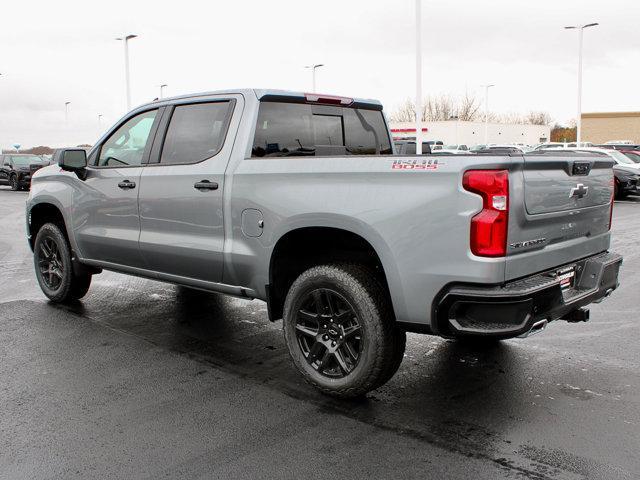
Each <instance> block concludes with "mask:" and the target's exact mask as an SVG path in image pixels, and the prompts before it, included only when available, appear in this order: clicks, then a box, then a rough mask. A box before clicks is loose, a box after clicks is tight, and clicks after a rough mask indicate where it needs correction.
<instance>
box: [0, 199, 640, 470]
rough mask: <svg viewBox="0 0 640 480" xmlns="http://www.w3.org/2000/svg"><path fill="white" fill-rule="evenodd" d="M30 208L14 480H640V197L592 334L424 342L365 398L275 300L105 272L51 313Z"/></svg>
mask: <svg viewBox="0 0 640 480" xmlns="http://www.w3.org/2000/svg"><path fill="white" fill-rule="evenodd" d="M25 198H26V194H25V193H20V192H11V191H8V190H5V189H3V188H1V187H0V215H1V216H0V218H1V220H0V221H1V226H2V228H0V252H2V262H1V263H0V273H1V275H0V399H1V400H2V409H0V432H1V434H0V478H11V479H14V478H107V477H119V478H159V477H166V478H178V477H180V478H200V477H207V478H327V477H332V476H341V477H342V476H348V477H351V478H369V479H371V478H434V479H442V478H465V479H466V478H474V479H483V478H487V479H496V478H530V479H547V478H548V479H579V478H589V479H591V478H594V479H600V478H601V479H616V478H638V477H639V476H640V457H639V456H638V454H637V451H638V447H640V375H639V374H638V373H639V372H640V343H639V342H638V337H639V333H640V326H639V325H638V321H637V303H638V292H640V274H638V273H637V272H638V270H639V267H640V255H639V253H638V252H639V250H640V248H639V246H640V241H639V240H640V234H639V232H640V197H636V198H630V199H629V200H626V201H624V202H619V203H617V204H616V207H615V209H614V212H615V213H614V241H613V250H615V251H618V252H619V253H622V254H623V255H624V257H625V260H624V265H623V270H622V273H621V283H622V284H621V287H620V288H619V289H618V290H617V291H616V292H615V293H614V295H613V296H612V297H611V298H610V299H608V300H607V301H605V302H604V303H602V304H600V305H596V306H594V307H593V308H592V315H591V318H592V320H591V321H590V322H589V323H587V324H578V325H572V324H567V323H564V322H557V323H554V324H551V325H550V326H549V327H548V328H547V330H546V331H545V332H544V333H542V334H540V335H537V336H534V337H531V338H529V339H526V340H509V341H505V342H502V343H501V344H499V345H496V346H493V347H485V348H473V347H470V346H468V345H464V344H458V343H456V342H448V341H444V340H441V339H437V338H434V337H428V336H419V335H410V336H409V340H408V347H407V352H406V356H405V359H404V361H403V364H402V366H401V367H400V370H399V372H398V373H397V375H396V376H395V377H394V378H393V379H392V380H391V381H390V382H389V383H388V384H387V385H386V386H384V387H383V388H380V389H379V390H377V391H375V392H373V393H372V394H370V395H369V396H368V398H367V399H366V400H362V401H358V402H340V401H337V400H332V399H328V398H326V397H324V396H322V395H320V394H318V393H316V391H315V390H314V389H312V388H311V387H309V386H307V385H306V384H305V383H304V382H303V381H302V380H301V379H300V377H299V376H298V375H297V373H296V372H295V371H294V370H293V367H292V366H291V365H290V363H289V360H288V357H287V353H286V348H285V346H284V343H283V340H282V336H281V331H280V328H281V323H280V322H278V323H275V324H272V323H270V322H269V321H268V320H267V316H266V307H265V304H264V303H262V302H259V301H246V300H238V299H233V298H228V297H224V296H220V295H213V294H205V293H201V292H194V291H190V290H185V289H179V288H176V287H173V286H171V285H166V284H162V283H158V282H153V281H149V280H142V279H137V278H133V277H127V276H123V275H118V274H114V273H109V272H105V273H103V274H101V275H98V276H96V277H94V281H93V284H92V288H91V290H90V293H89V295H88V296H87V297H86V298H85V300H83V301H82V302H78V303H77V304H76V305H73V306H70V307H64V308H63V307H56V306H54V305H52V304H49V303H48V302H46V301H45V299H44V297H43V295H42V294H41V293H40V292H39V289H38V287H37V284H36V281H35V278H34V276H33V273H32V268H33V267H32V263H31V253H30V251H29V249H28V246H27V244H26V241H25V240H24V212H23V208H24V201H25Z"/></svg>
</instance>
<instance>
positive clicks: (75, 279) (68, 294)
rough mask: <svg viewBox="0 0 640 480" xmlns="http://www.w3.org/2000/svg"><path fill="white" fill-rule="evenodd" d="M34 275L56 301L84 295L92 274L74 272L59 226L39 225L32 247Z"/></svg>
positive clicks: (41, 286) (45, 291)
mask: <svg viewBox="0 0 640 480" xmlns="http://www.w3.org/2000/svg"><path fill="white" fill-rule="evenodd" d="M33 262H34V265H35V270H36V278H37V279H38V283H39V284H40V288H41V289H42V292H43V293H44V294H45V295H46V296H47V297H49V299H50V300H51V301H53V302H56V303H65V302H69V301H72V300H78V299H80V298H82V297H84V296H85V295H86V294H87V291H88V290H89V286H90V285H91V275H87V274H84V275H76V274H75V273H74V272H73V264H72V263H71V248H70V246H69V242H68V241H67V238H66V237H65V236H64V234H63V233H62V231H61V230H60V227H58V226H57V225H56V224H53V223H47V224H45V225H43V226H42V228H41V229H40V230H39V231H38V234H37V235H36V240H35V243H34V247H33Z"/></svg>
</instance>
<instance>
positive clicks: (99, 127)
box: [98, 113, 102, 130]
mask: <svg viewBox="0 0 640 480" xmlns="http://www.w3.org/2000/svg"><path fill="white" fill-rule="evenodd" d="M98 130H102V114H101V113H99V114H98Z"/></svg>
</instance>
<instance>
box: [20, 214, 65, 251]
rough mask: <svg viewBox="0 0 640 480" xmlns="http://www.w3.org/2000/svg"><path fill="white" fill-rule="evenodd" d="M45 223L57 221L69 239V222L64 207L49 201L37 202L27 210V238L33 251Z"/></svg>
mask: <svg viewBox="0 0 640 480" xmlns="http://www.w3.org/2000/svg"><path fill="white" fill-rule="evenodd" d="M45 223H55V224H56V225H58V227H60V229H61V230H62V232H63V233H64V234H65V236H66V237H67V241H69V233H68V232H67V223H66V221H65V218H64V215H63V214H62V209H61V208H59V207H58V206H57V205H55V204H53V203H49V202H40V203H36V204H34V205H31V207H30V208H29V211H28V212H27V239H28V240H29V246H30V247H31V250H32V251H33V246H34V242H35V240H36V235H38V231H40V229H41V228H42V226H43V225H44V224H45Z"/></svg>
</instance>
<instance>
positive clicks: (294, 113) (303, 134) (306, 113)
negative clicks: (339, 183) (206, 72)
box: [252, 102, 391, 157]
mask: <svg viewBox="0 0 640 480" xmlns="http://www.w3.org/2000/svg"><path fill="white" fill-rule="evenodd" d="M390 153H391V144H390V142H389V134H388V131H387V128H386V126H385V123H384V119H383V117H382V112H379V111H374V110H364V109H355V108H343V107H337V106H335V107H334V106H326V105H307V104H298V103H279V102H262V103H261V104H260V110H259V113H258V122H257V125H256V134H255V137H254V141H253V150H252V156H253V157H265V156H267V157H283V156H330V155H375V154H390Z"/></svg>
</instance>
